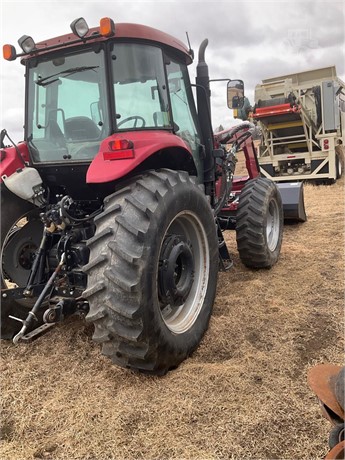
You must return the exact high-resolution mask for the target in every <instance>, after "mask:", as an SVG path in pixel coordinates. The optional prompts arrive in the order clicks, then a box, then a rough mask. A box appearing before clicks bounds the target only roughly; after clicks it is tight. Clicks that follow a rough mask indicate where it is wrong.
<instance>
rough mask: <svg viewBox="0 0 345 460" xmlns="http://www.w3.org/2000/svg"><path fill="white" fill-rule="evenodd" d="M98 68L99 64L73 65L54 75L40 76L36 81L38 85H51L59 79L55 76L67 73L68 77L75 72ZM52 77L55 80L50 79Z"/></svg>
mask: <svg viewBox="0 0 345 460" xmlns="http://www.w3.org/2000/svg"><path fill="white" fill-rule="evenodd" d="M98 68H99V65H93V66H83V67H72V68H71V69H67V70H62V71H61V72H58V73H54V74H53V75H49V77H44V78H38V79H37V80H36V81H35V83H36V85H40V86H47V85H50V84H51V83H54V81H57V80H58V78H54V77H57V76H58V75H65V76H66V77H68V76H69V75H73V74H74V73H78V72H84V71H85V70H95V69H98ZM51 78H54V80H50V79H51Z"/></svg>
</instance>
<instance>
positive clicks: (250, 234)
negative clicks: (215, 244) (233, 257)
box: [236, 177, 283, 268]
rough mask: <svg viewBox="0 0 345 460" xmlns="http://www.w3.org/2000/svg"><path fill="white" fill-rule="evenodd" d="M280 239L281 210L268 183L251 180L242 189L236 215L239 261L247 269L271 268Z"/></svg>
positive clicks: (277, 253)
mask: <svg viewBox="0 0 345 460" xmlns="http://www.w3.org/2000/svg"><path fill="white" fill-rule="evenodd" d="M282 237H283V206H282V200H281V196H280V193H279V190H278V187H277V186H276V185H275V183H274V182H272V181H271V180H269V179H266V178H263V177H259V178H257V179H252V180H250V181H248V182H247V183H246V185H245V186H244V187H243V189H242V191H241V193H240V197H239V204H238V208H237V213H236V241H237V248H238V251H239V254H240V258H241V260H242V262H243V263H244V265H246V266H247V267H249V268H270V267H272V266H273V265H274V264H275V263H276V262H277V260H278V257H279V254H280V248H281V244H282Z"/></svg>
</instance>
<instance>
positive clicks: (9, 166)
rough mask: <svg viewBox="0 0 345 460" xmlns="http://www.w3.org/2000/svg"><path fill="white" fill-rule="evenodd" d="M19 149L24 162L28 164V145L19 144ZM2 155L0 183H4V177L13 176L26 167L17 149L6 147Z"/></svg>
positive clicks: (0, 158) (0, 152)
mask: <svg viewBox="0 0 345 460" xmlns="http://www.w3.org/2000/svg"><path fill="white" fill-rule="evenodd" d="M17 148H18V150H19V152H20V155H21V157H22V158H23V160H24V161H25V162H28V161H29V150H28V147H27V145H26V143H25V142H21V143H19V144H18V145H17ZM0 154H1V157H0V182H3V179H2V177H3V176H7V177H9V176H11V175H12V174H13V173H15V172H16V171H17V169H20V168H23V167H24V165H23V161H22V160H21V158H20V156H19V154H18V152H17V151H16V148H15V147H5V148H3V149H1V151H0Z"/></svg>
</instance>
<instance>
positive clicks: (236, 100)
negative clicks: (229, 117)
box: [227, 80, 244, 109]
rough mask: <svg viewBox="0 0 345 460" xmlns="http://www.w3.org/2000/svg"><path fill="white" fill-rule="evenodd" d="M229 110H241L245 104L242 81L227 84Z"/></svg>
mask: <svg viewBox="0 0 345 460" xmlns="http://www.w3.org/2000/svg"><path fill="white" fill-rule="evenodd" d="M227 100H228V107H229V109H240V108H242V107H243V104H244V83H243V81H242V80H229V81H228V84H227Z"/></svg>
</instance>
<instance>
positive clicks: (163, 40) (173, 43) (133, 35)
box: [33, 23, 192, 64]
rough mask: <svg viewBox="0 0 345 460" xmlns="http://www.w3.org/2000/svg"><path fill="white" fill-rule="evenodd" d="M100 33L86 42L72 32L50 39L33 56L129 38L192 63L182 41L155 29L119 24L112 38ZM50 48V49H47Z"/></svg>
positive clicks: (95, 30) (96, 31) (93, 31)
mask: <svg viewBox="0 0 345 460" xmlns="http://www.w3.org/2000/svg"><path fill="white" fill-rule="evenodd" d="M99 32H100V28H99V27H94V28H92V29H90V30H89V32H88V33H87V35H86V36H85V38H86V40H84V39H79V40H78V37H77V36H76V35H74V34H73V33H72V32H71V33H69V34H66V35H61V36H59V37H54V38H49V39H47V40H44V41H41V42H38V43H37V44H36V50H35V52H34V53H33V55H36V56H37V55H41V54H45V53H47V52H50V51H51V48H50V47H52V46H53V47H54V50H59V49H64V48H66V47H72V46H73V47H78V46H80V47H82V46H85V43H96V42H104V41H108V40H117V39H126V38H128V39H133V40H145V41H149V42H153V43H156V44H161V45H165V46H167V47H169V48H172V49H174V50H175V51H177V52H179V53H181V54H182V55H183V56H184V58H185V60H186V63H187V64H190V63H191V62H192V56H191V53H190V51H189V50H188V48H187V47H186V46H185V45H184V43H183V42H182V41H180V40H178V39H177V38H175V37H173V36H172V35H169V34H167V33H165V32H162V31H160V30H158V29H155V28H153V27H149V26H145V25H141V24H132V23H119V24H115V34H114V35H113V36H112V37H103V36H102V35H99ZM93 36H94V37H93ZM48 47H49V49H47V48H48Z"/></svg>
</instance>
